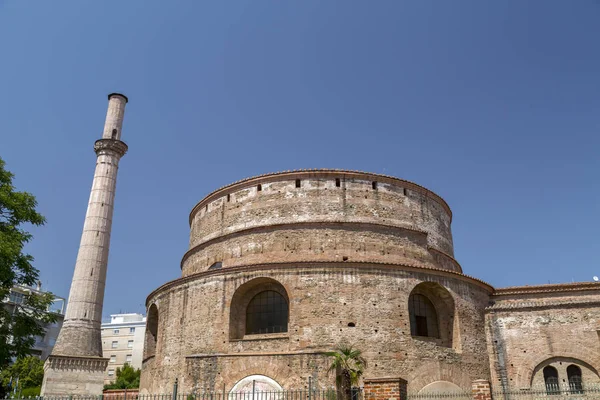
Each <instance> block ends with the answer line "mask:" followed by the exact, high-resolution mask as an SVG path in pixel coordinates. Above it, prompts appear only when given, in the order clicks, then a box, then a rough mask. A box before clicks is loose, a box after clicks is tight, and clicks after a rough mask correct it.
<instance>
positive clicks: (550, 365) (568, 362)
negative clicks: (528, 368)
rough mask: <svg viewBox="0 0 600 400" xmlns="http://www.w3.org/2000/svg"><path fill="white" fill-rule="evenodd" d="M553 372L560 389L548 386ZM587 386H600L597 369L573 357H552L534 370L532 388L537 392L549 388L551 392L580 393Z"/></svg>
mask: <svg viewBox="0 0 600 400" xmlns="http://www.w3.org/2000/svg"><path fill="white" fill-rule="evenodd" d="M552 370H555V371H556V374H557V379H556V382H557V384H556V385H555V386H558V388H556V387H550V386H548V385H547V382H548V377H549V371H552ZM576 373H579V374H576ZM569 378H570V379H569ZM552 382H554V380H552ZM586 384H594V385H598V384H600V376H599V375H598V371H597V369H596V368H594V367H593V366H592V365H591V364H589V363H587V362H585V361H582V360H580V359H577V358H572V357H552V358H548V359H546V360H544V361H542V362H541V363H539V364H538V365H537V366H536V367H535V368H534V370H533V374H532V378H531V388H532V389H534V390H536V391H538V390H539V391H544V390H546V389H547V386H548V388H550V389H549V390H550V391H551V392H556V391H560V392H561V393H562V392H579V391H580V390H581V388H582V386H583V387H585V385H586Z"/></svg>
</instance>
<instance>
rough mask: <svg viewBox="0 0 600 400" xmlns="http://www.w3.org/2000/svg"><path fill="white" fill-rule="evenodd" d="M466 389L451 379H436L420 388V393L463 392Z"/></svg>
mask: <svg viewBox="0 0 600 400" xmlns="http://www.w3.org/2000/svg"><path fill="white" fill-rule="evenodd" d="M464 392H465V390H463V389H462V388H461V387H460V386H458V385H457V384H456V383H452V382H449V381H436V382H431V383H430V384H428V385H425V386H424V387H423V388H422V389H421V390H419V392H418V394H420V395H421V394H438V395H441V394H448V395H449V394H462V393H464Z"/></svg>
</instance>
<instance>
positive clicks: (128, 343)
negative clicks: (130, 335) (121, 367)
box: [127, 340, 133, 349]
mask: <svg viewBox="0 0 600 400" xmlns="http://www.w3.org/2000/svg"><path fill="white" fill-rule="evenodd" d="M132 347H133V340H129V341H127V348H128V349H131V348H132Z"/></svg>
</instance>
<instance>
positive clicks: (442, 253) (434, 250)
mask: <svg viewBox="0 0 600 400" xmlns="http://www.w3.org/2000/svg"><path fill="white" fill-rule="evenodd" d="M427 250H429V251H433V252H434V253H438V254H440V255H442V256H443V257H446V258H448V259H449V260H450V261H451V262H452V263H453V264H454V265H456V266H457V267H458V272H460V273H462V272H463V269H462V266H461V265H460V263H459V262H458V261H456V259H455V258H454V257H452V256H451V255H450V254H448V253H446V252H443V251H442V250H440V249H436V248H435V247H431V246H427Z"/></svg>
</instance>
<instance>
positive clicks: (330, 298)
mask: <svg viewBox="0 0 600 400" xmlns="http://www.w3.org/2000/svg"><path fill="white" fill-rule="evenodd" d="M257 278H268V279H272V280H275V281H277V282H279V283H280V284H281V285H283V287H284V288H285V290H286V291H287V295H288V297H289V323H288V327H289V329H288V332H287V333H285V334H272V335H266V336H265V335H263V336H261V335H250V336H248V337H246V336H245V337H243V338H242V339H236V340H232V339H231V338H230V334H229V331H230V312H231V306H232V304H231V299H232V298H233V294H234V293H235V291H236V290H237V289H238V288H239V287H240V286H242V285H243V284H245V283H247V282H250V281H252V280H254V279H257ZM422 282H431V283H433V284H436V285H439V286H440V287H443V288H445V289H446V290H447V291H448V292H449V293H450V295H451V296H452V298H453V302H454V311H453V313H451V314H450V315H440V316H439V318H440V321H442V320H445V321H446V322H447V323H448V325H449V326H450V327H451V329H452V345H451V347H444V346H441V345H440V344H439V341H436V340H435V339H426V338H414V337H412V336H411V333H410V321H409V315H408V297H409V295H410V293H411V291H412V290H413V288H414V287H415V286H417V285H418V284H419V283H422ZM489 294H490V289H489V287H488V286H486V285H484V284H482V283H478V282H477V281H475V280H472V279H469V278H466V277H464V276H461V275H458V274H452V273H447V272H442V271H433V270H432V271H426V270H418V269H410V268H404V267H400V266H389V265H388V266H385V265H352V264H342V266H336V265H335V264H332V265H328V266H323V265H318V264H316V265H303V266H298V265H293V266H292V265H290V266H285V265H282V266H280V267H278V268H275V267H273V266H269V267H260V268H247V269H237V270H232V269H229V271H227V273H208V274H204V275H199V276H197V277H196V278H194V279H184V280H181V283H176V284H173V285H171V286H170V287H167V288H165V289H164V290H162V291H159V292H157V293H155V294H154V295H153V296H152V297H151V298H150V301H149V304H148V305H149V306H150V305H152V304H154V305H156V307H157V308H158V330H157V332H158V333H157V343H156V350H155V354H147V355H146V357H147V359H146V361H145V362H144V365H143V372H142V382H141V390H142V392H143V391H148V392H151V393H160V392H163V391H168V390H170V388H171V387H172V384H173V382H174V380H175V378H178V380H179V384H180V387H181V388H182V390H183V391H193V390H194V389H195V388H196V389H197V388H199V387H202V388H204V389H208V390H217V391H220V390H222V389H223V386H225V388H226V390H229V389H230V388H231V387H232V386H233V385H234V384H235V383H236V382H237V380H239V379H241V378H243V377H244V376H247V375H248V374H261V375H267V376H269V377H271V378H273V379H275V380H277V378H278V379H279V380H280V381H279V380H278V383H279V384H280V385H281V386H282V387H283V388H284V389H293V388H297V387H298V386H299V385H305V384H306V382H307V380H308V376H311V378H312V379H313V381H314V382H315V383H316V384H318V385H321V386H324V387H327V386H331V385H333V377H328V376H327V374H326V367H327V366H328V363H329V360H328V359H327V358H326V357H325V356H324V355H323V353H324V352H325V351H331V350H332V349H333V348H334V347H335V346H336V345H337V344H339V343H344V342H345V343H350V344H352V345H354V346H355V347H356V348H358V349H361V350H362V351H363V354H364V356H365V357H366V359H367V360H368V363H369V366H368V369H367V371H366V372H365V376H369V377H374V378H375V377H384V376H402V377H403V378H404V379H406V380H407V381H408V389H409V390H413V391H416V390H418V389H419V388H421V387H423V386H426V385H427V384H429V383H431V382H435V381H440V380H442V381H449V382H453V383H455V384H457V385H458V386H460V387H462V388H465V389H466V390H470V388H471V383H472V381H474V380H476V379H481V378H483V379H489V359H488V356H487V347H486V340H485V331H484V329H485V328H484V322H485V321H484V308H485V306H486V305H487V304H488V301H489ZM349 324H354V326H353V327H351V326H349ZM245 374H246V375H245ZM275 377H277V378H275ZM206 386H208V387H206Z"/></svg>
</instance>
